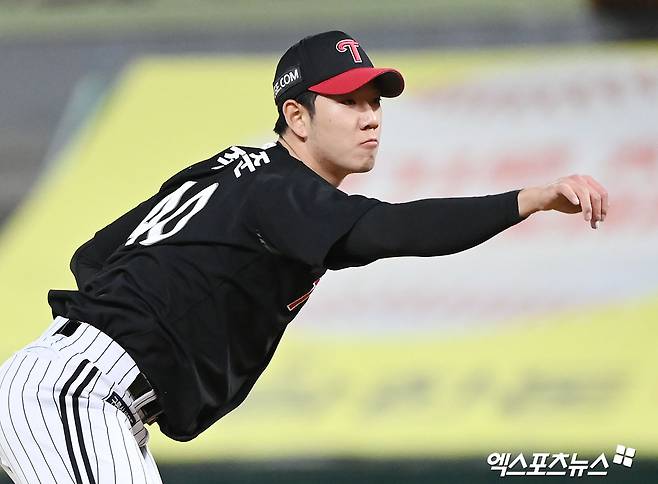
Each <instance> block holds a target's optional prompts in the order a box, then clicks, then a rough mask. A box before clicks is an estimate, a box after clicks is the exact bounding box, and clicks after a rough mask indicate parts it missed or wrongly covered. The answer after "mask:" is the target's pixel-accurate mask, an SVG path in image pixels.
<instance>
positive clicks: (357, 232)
mask: <svg viewBox="0 0 658 484" xmlns="http://www.w3.org/2000/svg"><path fill="white" fill-rule="evenodd" d="M518 193H519V190H513V191H510V192H506V193H500V194H497V195H487V196H483V197H465V198H432V199H424V200H415V201H412V202H405V203H396V204H390V203H386V202H382V203H381V204H380V205H378V206H377V207H375V208H373V209H372V210H370V211H368V213H367V214H365V215H364V216H363V217H362V218H361V219H359V221H358V222H357V223H356V224H355V225H354V227H353V228H352V229H351V230H350V231H349V232H348V233H347V234H346V235H345V236H344V237H343V238H342V239H340V240H339V241H338V242H337V243H336V244H335V245H334V246H333V247H332V249H331V251H330V253H329V255H328V256H327V258H326V261H325V265H326V267H327V268H328V269H333V270H337V269H342V268H345V267H355V266H362V265H366V264H369V263H371V262H373V261H375V260H378V259H384V258H387V257H404V256H417V257H433V256H439V255H448V254H454V253H456V252H461V251H463V250H467V249H470V248H472V247H475V246H476V245H479V244H481V243H483V242H485V241H487V240H488V239H490V238H491V237H493V236H495V235H496V234H498V233H500V232H502V231H503V230H506V229H508V228H510V227H512V226H513V225H516V224H517V223H519V222H521V221H522V220H524V219H523V217H521V216H520V215H519V208H518Z"/></svg>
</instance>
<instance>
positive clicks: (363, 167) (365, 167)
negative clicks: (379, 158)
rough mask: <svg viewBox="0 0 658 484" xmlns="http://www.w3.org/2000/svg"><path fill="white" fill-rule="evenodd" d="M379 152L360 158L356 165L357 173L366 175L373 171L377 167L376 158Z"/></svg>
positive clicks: (355, 170)
mask: <svg viewBox="0 0 658 484" xmlns="http://www.w3.org/2000/svg"><path fill="white" fill-rule="evenodd" d="M376 155H377V152H373V153H369V154H368V155H366V156H363V157H360V158H359V160H358V162H357V163H355V165H356V166H355V169H354V172H355V173H365V172H368V171H370V170H372V169H373V168H374V166H375V158H376Z"/></svg>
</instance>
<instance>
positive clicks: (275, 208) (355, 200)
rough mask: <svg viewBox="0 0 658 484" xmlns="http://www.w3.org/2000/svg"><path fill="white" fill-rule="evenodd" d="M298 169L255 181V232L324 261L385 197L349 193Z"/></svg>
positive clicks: (277, 247)
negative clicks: (335, 245) (340, 240)
mask: <svg viewBox="0 0 658 484" xmlns="http://www.w3.org/2000/svg"><path fill="white" fill-rule="evenodd" d="M306 170H310V169H308V168H305V169H303V168H300V169H298V170H294V171H293V172H292V173H290V174H289V176H286V175H282V174H275V175H267V176H266V177H263V179H262V180H260V181H259V183H257V184H256V185H255V186H254V191H252V197H251V203H250V205H249V206H250V210H251V211H252V212H253V213H252V215H253V220H254V224H253V230H254V232H255V233H254V235H255V236H256V237H258V239H259V241H260V243H261V244H262V245H263V246H264V247H265V248H266V249H267V250H269V251H270V252H275V253H278V254H280V255H283V256H285V257H288V258H291V259H294V260H297V261H300V262H303V263H305V264H307V265H309V266H311V267H325V265H324V264H325V258H326V256H327V254H328V253H329V250H330V249H331V247H332V246H333V245H334V244H335V243H336V241H338V240H339V239H340V238H341V237H343V236H344V235H345V234H346V233H347V232H349V230H350V229H351V228H352V227H353V226H354V224H355V223H356V222H357V220H359V218H361V217H362V216H363V215H364V214H365V213H366V212H367V211H368V210H370V209H371V208H372V207H374V206H376V205H378V204H380V203H382V202H380V201H379V200H376V199H373V198H368V197H364V196H362V195H348V194H346V193H345V192H342V191H341V190H339V189H337V188H335V187H334V186H332V185H331V184H329V183H328V182H326V181H325V180H323V179H322V178H320V177H319V175H314V174H310V173H308V172H307V171H306Z"/></svg>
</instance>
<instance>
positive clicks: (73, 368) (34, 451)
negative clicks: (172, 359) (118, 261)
mask: <svg viewBox="0 0 658 484" xmlns="http://www.w3.org/2000/svg"><path fill="white" fill-rule="evenodd" d="M65 322H66V319H64V318H55V320H54V321H53V324H52V325H51V326H50V327H49V328H48V330H47V331H46V332H45V333H44V334H43V335H42V336H41V337H40V338H39V339H38V340H36V341H35V342H34V343H32V344H30V345H28V346H26V347H25V348H23V349H22V350H21V351H19V352H17V353H16V354H15V355H13V356H12V357H11V358H10V359H9V360H8V361H7V362H5V363H4V364H3V365H2V366H1V367H0V464H2V466H3V467H4V468H5V470H6V471H7V473H8V474H9V475H10V477H11V478H12V479H13V480H14V482H16V483H24V484H27V483H29V484H33V483H38V484H112V483H114V484H123V483H136V484H161V482H162V481H161V479H160V475H159V473H158V470H157V467H156V465H155V462H154V460H153V456H152V455H151V453H150V452H149V450H148V447H147V446H146V444H147V442H148V431H147V430H146V428H145V427H144V425H143V424H142V422H141V419H140V418H139V415H138V412H137V411H136V410H135V402H133V401H132V396H131V395H130V393H129V392H128V386H129V385H130V383H132V381H133V380H134V379H135V377H136V376H137V375H138V374H139V369H138V368H137V366H136V365H135V362H134V361H133V360H132V358H130V356H129V355H128V354H127V353H126V352H125V351H124V350H123V349H122V348H121V347H120V346H119V345H117V344H116V343H115V342H114V341H112V340H111V339H110V338H109V337H108V336H107V335H105V334H103V333H102V332H100V331H98V330H97V329H95V328H93V327H92V326H89V325H86V324H81V325H80V327H79V328H78V329H77V330H76V331H75V332H74V333H73V334H71V335H70V336H64V335H61V334H55V332H56V331H57V330H58V329H59V328H60V327H61V326H62V325H63V324H64V323H65ZM113 392H116V394H117V395H119V396H121V398H122V399H123V400H124V402H125V403H126V405H127V406H128V407H129V409H130V412H131V413H132V416H131V417H132V418H131V419H129V418H128V416H127V415H125V414H124V413H123V412H122V411H121V410H120V409H118V408H117V407H115V406H114V405H111V404H109V403H108V402H107V401H106V399H108V398H109V397H110V395H112V393H113ZM152 398H153V396H152V395H147V396H145V398H144V400H145V401H149V400H152ZM137 405H141V403H139V402H137ZM131 420H132V421H134V422H135V424H134V425H131Z"/></svg>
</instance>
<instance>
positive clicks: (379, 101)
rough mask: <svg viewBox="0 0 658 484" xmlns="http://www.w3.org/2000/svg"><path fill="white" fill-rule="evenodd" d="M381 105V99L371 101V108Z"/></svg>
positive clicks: (378, 97)
mask: <svg viewBox="0 0 658 484" xmlns="http://www.w3.org/2000/svg"><path fill="white" fill-rule="evenodd" d="M381 104H382V98H381V97H380V96H377V97H376V98H375V99H373V100H372V105H373V106H380V105H381Z"/></svg>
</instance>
